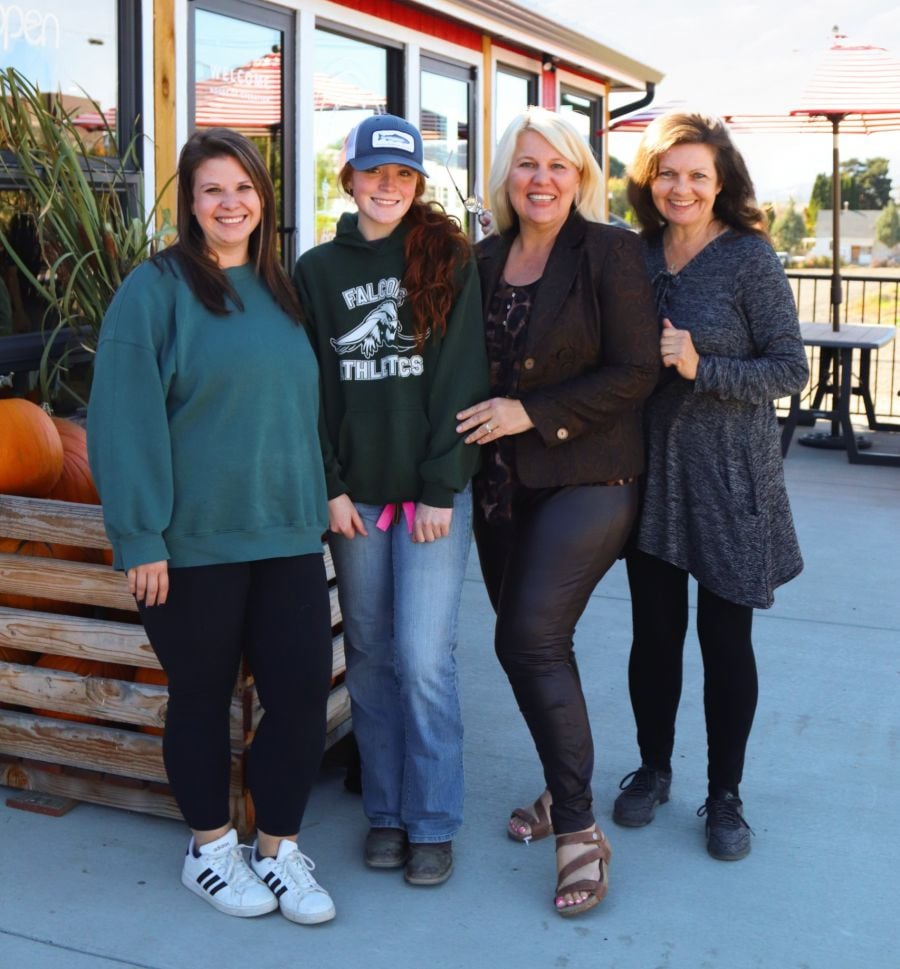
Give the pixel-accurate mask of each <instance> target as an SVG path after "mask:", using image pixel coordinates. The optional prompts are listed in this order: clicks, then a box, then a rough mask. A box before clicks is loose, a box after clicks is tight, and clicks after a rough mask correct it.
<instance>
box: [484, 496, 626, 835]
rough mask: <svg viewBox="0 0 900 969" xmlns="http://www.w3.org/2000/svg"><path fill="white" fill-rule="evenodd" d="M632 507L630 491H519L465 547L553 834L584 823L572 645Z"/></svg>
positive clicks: (585, 788) (584, 748) (587, 779)
mask: <svg viewBox="0 0 900 969" xmlns="http://www.w3.org/2000/svg"><path fill="white" fill-rule="evenodd" d="M636 506H637V489H636V486H635V485H633V484H629V485H620V486H615V487H604V486H602V485H589V486H580V487H566V488H556V489H542V490H531V489H526V488H520V489H519V492H518V494H517V497H516V500H515V502H514V507H513V518H512V521H510V522H508V523H502V524H499V525H495V524H491V523H488V522H486V521H485V520H484V519H483V517H482V516H481V514H480V512H479V511H478V510H477V509H476V515H475V541H476V543H477V546H478V555H479V558H480V560H481V569H482V572H483V574H484V578H485V583H486V584H487V590H488V595H489V596H490V599H491V603H492V605H493V606H494V610H495V611H496V613H497V627H496V634H495V642H494V645H495V648H496V651H497V657H498V658H499V660H500V663H501V664H502V666H503V669H504V670H505V671H506V675H507V676H508V677H509V682H510V685H511V686H512V688H513V693H514V694H515V697H516V700H517V702H518V704H519V709H520V710H521V711H522V715H523V716H524V717H525V721H526V723H527V724H528V729H529V730H530V731H531V736H532V738H533V740H534V743H535V747H536V748H537V752H538V756H539V757H540V759H541V764H542V766H543V768H544V778H545V780H546V783H547V788H548V789H549V791H550V793H551V794H552V796H553V806H552V809H551V815H552V818H553V826H554V828H555V830H556V832H557V833H559V834H564V833H567V832H568V833H571V832H573V831H580V830H582V829H583V828H587V827H590V825H592V824H593V823H594V815H593V811H592V807H591V804H592V795H591V774H592V773H593V770H594V745H593V741H592V739H591V727H590V723H589V721H588V714H587V707H586V706H585V702H584V694H583V693H582V690H581V682H580V680H579V677H578V669H577V667H576V665H575V656H574V652H573V645H572V640H573V636H574V634H575V624H576V623H577V622H578V620H579V618H580V617H581V614H582V613H583V612H584V609H585V606H586V605H587V603H588V599H589V598H590V595H591V593H592V592H593V590H594V587H595V586H596V585H597V583H598V582H599V581H600V579H601V578H602V577H603V575H604V574H605V573H606V571H607V570H608V569H609V567H610V566H611V565H612V564H613V562H615V560H616V556H617V555H618V554H619V551H620V550H621V548H622V545H623V543H624V542H625V539H626V538H627V536H628V533H629V530H630V528H631V524H632V521H633V519H634V514H635V509H636Z"/></svg>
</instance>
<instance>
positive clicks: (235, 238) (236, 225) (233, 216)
mask: <svg viewBox="0 0 900 969" xmlns="http://www.w3.org/2000/svg"><path fill="white" fill-rule="evenodd" d="M192 188H193V201H192V203H191V212H192V213H193V215H194V218H195V219H196V220H197V224H198V225H199V226H200V230H201V231H202V233H203V238H204V241H205V242H206V245H207V248H208V249H209V250H210V252H212V253H213V254H214V255H215V256H216V259H217V260H218V263H219V265H220V266H221V267H222V268H223V269H227V268H228V267H230V266H242V265H243V264H244V263H245V262H247V259H248V254H249V242H250V235H251V233H252V232H253V230H254V229H255V228H256V227H257V226H258V225H259V222H260V219H261V218H262V202H261V200H260V198H259V194H258V193H257V191H256V189H255V188H254V186H253V182H252V181H251V179H250V176H249V175H248V174H247V172H246V171H245V170H244V168H243V166H242V165H241V164H240V162H238V161H237V160H236V159H234V158H232V157H231V156H230V155H222V156H221V157H219V158H208V159H206V161H203V162H201V163H200V164H199V165H198V166H197V168H196V170H195V171H194V179H193V186H192Z"/></svg>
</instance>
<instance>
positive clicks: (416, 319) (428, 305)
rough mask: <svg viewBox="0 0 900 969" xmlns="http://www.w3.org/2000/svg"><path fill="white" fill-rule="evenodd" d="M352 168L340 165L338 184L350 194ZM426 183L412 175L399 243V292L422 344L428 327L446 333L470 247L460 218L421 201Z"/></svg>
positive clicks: (431, 203) (433, 204) (414, 331)
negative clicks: (413, 193)
mask: <svg viewBox="0 0 900 969" xmlns="http://www.w3.org/2000/svg"><path fill="white" fill-rule="evenodd" d="M352 177H353V166H352V165H350V164H346V165H344V167H343V168H342V169H341V171H340V175H339V181H340V184H341V187H342V188H343V189H344V191H345V192H346V193H347V194H348V195H350V196H352V195H353V192H352V191H351V187H352V186H351V180H352ZM424 192H425V179H424V177H423V176H422V175H421V174H419V173H418V172H416V197H415V199H414V201H413V203H412V205H411V206H410V207H409V211H408V212H407V213H406V215H404V216H403V223H404V225H406V226H407V227H408V232H407V233H406V239H405V240H404V243H403V260H404V264H405V268H404V271H403V280H402V283H403V288H404V289H405V290H406V298H407V299H408V300H409V303H410V306H411V307H412V313H413V335H414V336H415V338H416V341H417V342H418V343H419V345H421V344H422V343H423V342H424V341H425V337H426V336H427V334H428V331H429V329H431V330H432V331H433V333H434V335H440V336H443V335H444V334H445V333H446V332H447V317H448V316H449V315H450V311H451V309H452V308H453V301H454V299H455V298H456V295H457V287H456V285H455V284H454V279H455V277H456V272H457V270H458V269H460V268H461V267H462V266H465V265H466V263H468V261H469V260H470V259H471V258H472V246H471V244H470V242H469V238H468V236H467V235H466V234H465V233H464V232H463V231H462V228H461V226H460V224H459V220H458V219H456V218H455V217H454V216H452V215H448V214H447V213H446V211H444V207H443V206H442V205H440V204H439V203H437V202H425V201H423V200H422V195H423V194H424Z"/></svg>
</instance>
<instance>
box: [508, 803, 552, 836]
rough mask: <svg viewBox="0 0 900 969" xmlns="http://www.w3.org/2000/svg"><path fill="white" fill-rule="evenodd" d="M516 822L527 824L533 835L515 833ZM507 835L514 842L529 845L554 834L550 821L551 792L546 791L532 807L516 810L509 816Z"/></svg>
mask: <svg viewBox="0 0 900 969" xmlns="http://www.w3.org/2000/svg"><path fill="white" fill-rule="evenodd" d="M516 821H523V822H524V823H525V824H527V825H528V826H529V828H531V833H530V834H519V832H518V831H515V830H514V829H513V827H512V826H513V824H514V822H516ZM506 833H507V834H508V835H509V836H510V838H512V839H513V841H519V842H521V843H523V844H528V842H529V841H540V840H541V839H542V838H546V837H547V836H548V835H550V834H553V822H552V821H551V820H550V792H549V791H544V793H543V794H541V796H540V797H539V798H538V799H537V800H536V801H535V802H534V804H532V805H531V807H527V808H516V809H515V811H513V813H512V814H511V815H510V816H509V822H508V823H507V826H506Z"/></svg>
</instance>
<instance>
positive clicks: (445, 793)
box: [294, 115, 488, 885]
mask: <svg viewBox="0 0 900 969" xmlns="http://www.w3.org/2000/svg"><path fill="white" fill-rule="evenodd" d="M426 174H427V173H426V172H425V169H424V167H423V151H422V138H421V135H420V134H419V132H418V130H417V129H416V128H415V127H414V126H413V125H411V124H409V123H408V122H407V121H405V120H403V119H402V118H398V117H395V116H393V115H376V116H374V117H371V118H368V119H366V120H365V121H363V122H361V123H360V124H359V125H358V126H357V127H356V128H355V129H354V130H353V131H352V132H351V133H350V136H349V137H348V139H347V146H346V164H345V166H344V167H343V169H342V171H341V173H340V180H341V184H342V186H343V188H344V190H345V191H346V192H347V193H348V194H349V195H351V196H352V198H353V200H354V202H355V203H356V207H357V212H356V213H353V214H346V215H344V216H342V217H341V220H340V222H339V223H338V229H337V236H336V238H335V239H334V240H333V241H332V242H328V243H325V244H324V245H321V246H317V247H316V248H314V249H311V250H310V251H308V252H306V253H305V254H304V255H303V256H301V258H300V260H299V261H298V263H297V267H296V270H295V273H294V280H295V283H296V285H297V288H298V291H299V293H300V296H301V301H302V303H303V308H304V315H305V318H306V322H307V325H308V327H309V330H310V333H311V335H312V339H313V346H314V347H315V349H316V352H317V354H318V357H319V364H320V368H321V381H322V395H323V397H322V401H323V406H322V424H321V434H322V447H323V452H324V456H325V473H326V481H327V487H328V498H329V502H328V511H329V515H328V517H329V529H330V533H329V543H330V546H331V551H332V555H333V558H334V564H335V570H336V573H337V579H338V590H339V593H340V598H341V611H342V615H343V620H344V645H345V649H346V654H347V686H348V689H349V691H350V696H351V700H352V703H353V727H354V731H355V734H356V738H357V741H358V743H359V748H360V754H361V760H362V788H363V807H364V810H365V813H366V816H367V817H368V821H369V825H370V828H369V833H368V836H367V838H366V843H365V855H364V857H365V861H366V863H367V864H368V865H370V866H371V867H374V868H404V874H405V878H406V880H407V881H408V882H410V883H411V884H414V885H435V884H439V883H441V882H443V881H445V880H446V879H447V878H448V877H449V875H450V873H451V871H452V866H453V856H452V844H451V842H452V839H453V836H454V834H455V833H456V831H457V829H458V828H459V826H460V824H461V822H462V801H463V767H462V722H461V718H460V709H459V698H458V695H457V684H456V666H455V659H454V649H455V646H456V626H457V613H458V609H459V600H460V593H461V589H462V580H463V575H464V572H465V567H466V559H467V556H468V551H469V546H470V543H471V522H472V511H471V495H470V485H469V482H470V479H471V477H472V475H473V473H474V472H475V470H476V466H477V463H478V453H477V452H478V448H477V447H475V446H473V445H470V444H465V443H464V442H463V441H461V440H460V439H459V438H458V436H457V434H456V431H455V427H456V420H455V415H456V413H457V412H458V411H459V410H460V409H461V408H462V407H466V406H470V405H471V404H473V403H475V401H477V400H480V399H481V398H482V397H483V396H484V393H485V392H486V390H487V387H488V370H487V362H486V352H485V346H484V328H483V323H482V311H481V299H480V291H479V284H478V278H477V274H476V272H475V265H474V262H473V260H472V254H471V250H470V246H469V242H468V240H467V238H466V236H465V235H464V234H463V233H462V231H461V230H460V227H459V224H458V223H457V222H456V221H455V220H453V219H451V218H449V217H448V216H447V215H446V214H445V213H444V211H443V209H441V208H440V207H439V206H436V205H434V204H428V203H425V202H423V201H422V199H421V196H422V194H423V192H424V190H425V176H426Z"/></svg>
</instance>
